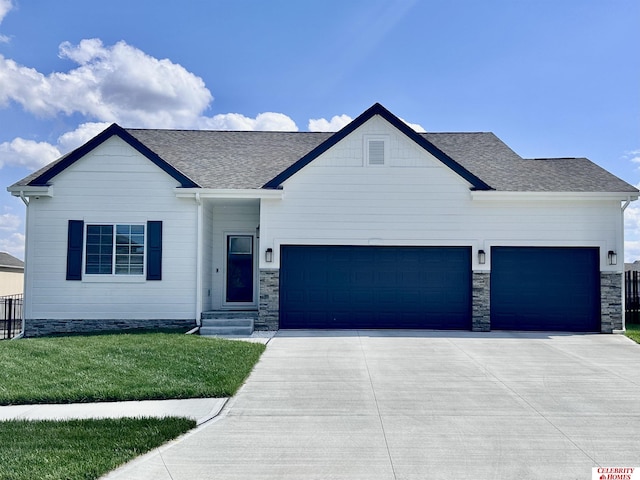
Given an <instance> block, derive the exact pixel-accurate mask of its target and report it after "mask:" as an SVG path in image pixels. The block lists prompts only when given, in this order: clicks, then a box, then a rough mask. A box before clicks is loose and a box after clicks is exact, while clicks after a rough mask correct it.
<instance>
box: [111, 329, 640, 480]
mask: <svg viewBox="0 0 640 480" xmlns="http://www.w3.org/2000/svg"><path fill="white" fill-rule="evenodd" d="M594 466H607V467H640V345H636V344H635V343H633V342H632V341H630V340H629V339H627V338H625V337H623V336H619V335H575V334H566V335H565V334H556V333H550V334H543V333H514V332H491V333H472V332H432V331H427V332H425V331H341V332H318V331H288V332H287V331H283V332H279V333H278V335H277V336H276V337H275V338H274V339H272V340H271V342H270V343H269V345H268V347H267V351H266V352H265V353H264V355H263V357H262V359H261V360H260V362H259V364H258V365H257V366H256V368H255V370H254V371H253V373H252V374H251V376H250V378H249V380H248V381H247V383H246V384H245V386H244V387H243V388H242V389H241V391H240V392H239V393H238V395H236V397H235V398H233V399H232V400H231V401H230V402H229V404H228V406H227V407H226V408H225V410H224V412H223V414H222V415H221V416H220V417H218V418H217V419H216V420H214V421H212V422H210V423H208V424H205V425H204V426H202V427H200V428H198V429H196V430H194V431H193V432H191V433H189V434H187V435H186V436H184V437H183V438H181V439H179V440H178V441H175V442H172V443H170V444H168V445H166V446H164V447H162V448H161V449H159V450H156V451H154V452H152V453H150V454H148V455H146V456H144V457H142V458H141V459H138V460H136V461H134V462H133V463H131V464H129V465H127V466H125V467H123V468H121V469H119V470H117V471H115V472H112V473H111V474H110V475H109V476H108V478H112V479H125V478H126V479H129V478H131V479H137V480H140V479H159V480H164V479H167V480H169V479H171V480H182V479H234V480H240V479H243V480H244V479H323V480H324V479H366V480H374V479H384V480H387V479H389V480H391V479H416V480H417V479H421V480H423V479H427V478H428V479H474V480H479V479H545V480H547V479H550V478H563V479H565V478H566V479H590V478H591V469H592V467H594Z"/></svg>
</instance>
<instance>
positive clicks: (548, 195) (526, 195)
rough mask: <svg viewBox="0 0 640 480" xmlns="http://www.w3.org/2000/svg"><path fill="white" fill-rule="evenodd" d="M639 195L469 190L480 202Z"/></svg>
mask: <svg viewBox="0 0 640 480" xmlns="http://www.w3.org/2000/svg"><path fill="white" fill-rule="evenodd" d="M639 196H640V193H639V192H513V191H511V192H508V191H496V190H490V191H482V190H474V191H472V192H471V199H472V200H473V201H481V202H485V201H486V202H510V201H535V202H545V201H550V202H555V201H579V202H584V201H619V202H626V201H629V202H633V201H634V200H637V199H638V197H639Z"/></svg>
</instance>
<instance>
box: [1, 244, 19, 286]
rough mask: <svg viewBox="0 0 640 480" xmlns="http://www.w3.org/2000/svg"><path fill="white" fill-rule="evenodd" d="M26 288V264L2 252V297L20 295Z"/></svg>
mask: <svg viewBox="0 0 640 480" xmlns="http://www.w3.org/2000/svg"><path fill="white" fill-rule="evenodd" d="M23 288H24V262H23V261H22V260H20V259H17V258H16V257H14V256H13V255H9V254H8V253H6V252H0V297H4V296H7V295H19V294H21V293H22V290H23Z"/></svg>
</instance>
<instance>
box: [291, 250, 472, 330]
mask: <svg viewBox="0 0 640 480" xmlns="http://www.w3.org/2000/svg"><path fill="white" fill-rule="evenodd" d="M280 258H281V264H280V328H319V329H334V328H335V329H341V328H425V329H426V328H430V329H470V328H471V250H470V248H466V247H442V248H440V247H437V248H436V247H356V246H307V245H305V246H300V245H286V246H282V248H281V257H280Z"/></svg>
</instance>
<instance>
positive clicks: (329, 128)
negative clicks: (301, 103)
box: [309, 114, 426, 132]
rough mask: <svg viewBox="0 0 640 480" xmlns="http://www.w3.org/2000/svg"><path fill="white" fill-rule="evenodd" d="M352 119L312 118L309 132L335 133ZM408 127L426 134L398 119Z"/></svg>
mask: <svg viewBox="0 0 640 480" xmlns="http://www.w3.org/2000/svg"><path fill="white" fill-rule="evenodd" d="M352 120H353V119H352V118H351V117H350V116H349V115H345V114H342V115H334V116H333V117H331V120H327V119H326V118H312V119H311V120H309V131H310V132H337V131H338V130H340V129H341V128H343V127H344V126H346V125H347V124H349V123H350V122H351V121H352ZM400 120H402V121H403V122H404V123H406V124H407V125H408V126H410V127H411V128H413V129H414V130H415V131H416V132H426V130H425V129H424V128H422V126H421V125H419V124H417V123H409V122H407V121H406V120H404V119H402V118H401V119H400Z"/></svg>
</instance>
